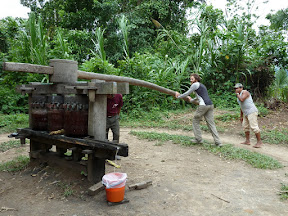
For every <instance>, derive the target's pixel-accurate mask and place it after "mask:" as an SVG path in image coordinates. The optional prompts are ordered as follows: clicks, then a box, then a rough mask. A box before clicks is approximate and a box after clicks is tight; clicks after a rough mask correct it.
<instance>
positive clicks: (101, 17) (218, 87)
mask: <svg viewBox="0 0 288 216" xmlns="http://www.w3.org/2000/svg"><path fill="white" fill-rule="evenodd" d="M203 2H204V1H200V0H199V1H196V0H195V1H188V0H182V1H178V0H177V1H169V0H160V1H158V0H157V1H156V0H150V1H139V0H132V1H126V0H102V1H95V0H84V1H77V0H65V1H64V0H50V1H43V0H21V3H22V4H23V5H24V6H27V7H29V8H30V9H31V11H32V12H31V13H30V16H29V19H27V20H26V19H13V18H11V17H7V18H5V19H2V20H0V57H1V60H2V61H12V62H22V63H32V64H40V65H48V64H49V60H50V59H53V58H60V59H61V58H62V59H72V60H75V61H78V63H79V68H80V69H81V70H84V71H89V72H94V73H104V74H113V75H118V76H126V77H132V78H136V79H141V80H145V81H148V82H152V83H155V84H158V85H160V86H163V87H166V88H169V89H172V90H175V91H180V92H184V91H186V90H187V89H188V88H189V85H190V83H189V74H190V73H192V72H193V73H199V74H200V75H201V77H202V78H203V83H204V84H205V85H206V86H207V88H208V89H209V91H210V94H211V97H212V99H213V102H214V104H215V105H216V106H218V107H234V106H235V105H236V104H235V102H236V101H235V97H234V92H233V88H232V87H233V85H234V83H235V82H242V83H243V84H244V85H245V87H246V88H247V89H248V90H249V91H250V92H251V93H252V95H253V97H254V98H255V99H261V98H268V97H273V98H275V99H277V100H282V101H287V100H288V96H287V92H288V91H287V89H288V87H287V86H288V84H287V83H288V81H287V70H286V68H285V67H286V65H287V60H288V58H287V42H286V41H285V37H284V35H285V34H283V31H285V30H287V13H285V11H287V9H285V10H283V11H278V12H276V13H275V14H269V15H268V16H267V18H268V19H269V20H270V21H271V25H270V26H261V27H260V28H259V29H258V30H255V29H254V28H253V24H254V23H255V20H256V18H257V16H256V15H255V14H254V13H253V12H252V11H253V10H252V4H253V3H255V1H252V2H251V1H250V3H251V4H250V3H249V4H247V6H246V8H244V9H241V7H239V5H238V3H239V1H229V2H228V4H227V11H228V12H227V13H229V14H228V15H227V14H224V13H223V11H221V10H219V9H215V8H213V6H211V5H210V6H208V5H206V4H205V3H203ZM279 26H280V27H281V28H280V27H279ZM278 27H279V28H278ZM278 71H280V72H281V73H279V72H278ZM285 72H286V73H285ZM279 78H281V79H280V80H281V82H280V81H279ZM29 82H48V77H47V76H44V75H37V74H28V73H25V74H24V73H15V72H6V71H2V70H1V69H0V85H1V86H0V97H1V99H0V113H7V114H9V113H18V112H27V105H26V104H27V102H26V101H27V98H26V97H25V96H21V95H19V94H18V93H16V92H15V87H16V86H17V85H19V84H25V83H29ZM130 88H131V89H130V90H131V91H130V92H131V93H130V94H129V95H126V96H125V103H126V104H129V106H125V108H124V111H125V112H133V113H135V114H136V113H137V112H141V111H143V110H144V111H149V110H151V109H162V110H165V109H170V110H171V109H177V108H183V107H185V106H186V104H185V103H184V102H183V101H181V100H175V99H174V98H173V97H171V96H168V95H163V94H162V93H159V92H156V91H152V90H150V89H145V88H142V87H137V86H130ZM223 101H225V103H223Z"/></svg>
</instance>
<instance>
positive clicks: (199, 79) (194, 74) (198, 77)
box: [191, 73, 201, 82]
mask: <svg viewBox="0 0 288 216" xmlns="http://www.w3.org/2000/svg"><path fill="white" fill-rule="evenodd" d="M191 76H193V77H194V78H195V79H196V80H197V81H198V82H200V81H201V78H200V76H199V75H198V74H196V73H193V74H191Z"/></svg>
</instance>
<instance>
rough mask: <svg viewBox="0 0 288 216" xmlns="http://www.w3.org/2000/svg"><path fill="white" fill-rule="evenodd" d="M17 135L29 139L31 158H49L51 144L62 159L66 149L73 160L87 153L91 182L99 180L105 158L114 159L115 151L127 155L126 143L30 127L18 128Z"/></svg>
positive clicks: (102, 172) (101, 175)
mask: <svg viewBox="0 0 288 216" xmlns="http://www.w3.org/2000/svg"><path fill="white" fill-rule="evenodd" d="M17 137H18V138H21V139H22V140H23V139H25V138H27V139H30V159H31V160H39V161H43V160H47V161H49V159H50V160H51V155H52V152H51V148H52V146H56V153H57V155H58V157H59V158H61V157H62V159H63V160H65V157H64V156H65V155H64V153H66V152H67V150H71V151H72V160H73V161H74V162H75V161H80V160H81V158H82V157H83V156H85V155H88V163H87V172H88V180H89V181H91V182H93V183H98V182H100V181H101V180H102V177H103V175H105V160H106V159H110V160H114V158H115V155H116V153H117V155H120V156H123V157H127V156H128V145H127V144H116V143H112V142H109V141H100V140H95V139H92V138H91V137H84V138H75V137H67V136H64V135H49V133H48V132H46V131H35V130H32V129H30V128H23V129H18V136H17ZM17 137H16V138H17ZM53 155H55V154H53ZM53 157H54V156H53Z"/></svg>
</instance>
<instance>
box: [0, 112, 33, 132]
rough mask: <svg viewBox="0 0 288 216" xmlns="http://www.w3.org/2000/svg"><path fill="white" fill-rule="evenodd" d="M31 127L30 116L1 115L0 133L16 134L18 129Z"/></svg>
mask: <svg viewBox="0 0 288 216" xmlns="http://www.w3.org/2000/svg"><path fill="white" fill-rule="evenodd" d="M28 126H29V115H28V114H23V113H18V114H10V115H4V114H0V133H10V132H15V131H16V129H17V128H26V127H28Z"/></svg>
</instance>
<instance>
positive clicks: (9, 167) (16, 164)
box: [0, 156, 30, 172]
mask: <svg viewBox="0 0 288 216" xmlns="http://www.w3.org/2000/svg"><path fill="white" fill-rule="evenodd" d="M29 162H30V159H29V157H27V156H18V157H16V158H15V159H13V160H12V161H8V162H6V163H0V171H6V172H17V171H21V170H23V169H24V168H25V167H27V165H28V163H29Z"/></svg>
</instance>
